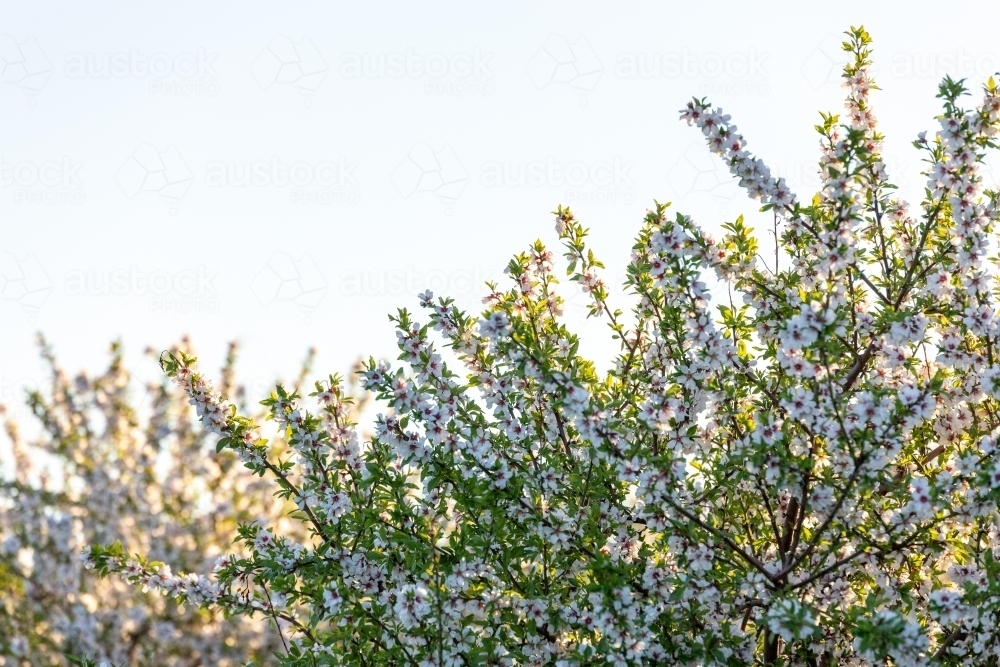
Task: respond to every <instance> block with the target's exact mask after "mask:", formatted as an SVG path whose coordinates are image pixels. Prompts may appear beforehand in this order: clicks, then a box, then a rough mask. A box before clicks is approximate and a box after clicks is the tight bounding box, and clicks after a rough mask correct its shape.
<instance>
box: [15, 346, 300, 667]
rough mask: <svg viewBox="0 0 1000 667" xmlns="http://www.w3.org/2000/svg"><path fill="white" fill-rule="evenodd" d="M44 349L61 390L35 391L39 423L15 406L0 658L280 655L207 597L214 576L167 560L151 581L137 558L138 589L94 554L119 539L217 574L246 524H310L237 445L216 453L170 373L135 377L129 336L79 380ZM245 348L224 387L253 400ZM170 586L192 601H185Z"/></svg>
mask: <svg viewBox="0 0 1000 667" xmlns="http://www.w3.org/2000/svg"><path fill="white" fill-rule="evenodd" d="M41 345H42V356H43V360H44V362H45V364H46V365H47V367H48V370H49V371H50V374H51V385H50V386H49V387H47V388H39V389H38V390H35V391H33V392H32V393H31V394H30V395H29V396H28V398H27V403H28V407H29V408H30V410H31V414H32V415H34V418H35V419H34V420H33V421H34V423H30V424H24V423H19V422H17V421H15V420H14V419H13V417H12V416H10V415H9V414H7V415H5V416H4V426H5V430H6V433H7V436H8V437H7V440H8V441H9V446H10V447H11V449H10V451H11V452H12V454H13V456H12V458H11V459H10V460H3V461H0V463H3V467H4V468H7V469H8V470H9V471H10V472H11V473H12V476H11V477H9V478H7V477H5V478H2V479H0V665H7V666H8V667H14V666H16V667H27V666H29V665H30V666H32V667H34V666H39V667H40V666H42V665H63V664H66V656H67V655H73V656H81V657H82V656H89V657H90V658H92V659H94V660H98V661H105V662H107V663H110V664H114V665H129V666H132V665H140V664H142V665H145V664H157V665H168V666H172V665H190V664H195V663H198V662H200V663H201V664H211V665H220V666H225V665H231V666H234V665H240V664H243V663H244V662H245V661H247V660H248V659H261V658H266V657H268V656H270V655H271V654H273V653H274V652H275V651H277V650H279V649H280V648H281V642H280V636H279V634H278V632H277V631H276V629H275V628H274V627H273V624H272V626H271V627H268V623H269V622H270V621H267V620H265V619H263V618H258V619H256V620H253V619H249V618H236V619H229V620H227V619H226V618H225V613H224V611H223V610H222V609H221V608H218V607H216V608H215V609H214V610H211V611H206V610H205V609H203V608H200V605H208V604H211V603H215V602H218V600H219V596H218V587H217V585H216V584H215V583H213V582H212V581H211V580H210V579H209V578H206V577H204V576H199V575H193V574H186V575H182V576H176V577H175V576H172V575H171V573H170V569H169V566H167V565H164V566H162V567H161V568H160V569H159V570H158V572H157V574H156V576H150V577H141V576H138V575H139V570H138V568H137V565H136V564H135V563H130V564H128V568H127V572H130V573H132V574H134V575H137V576H135V578H134V579H133V580H134V581H135V582H137V583H140V584H141V585H143V586H144V587H145V588H146V592H143V593H139V592H137V591H136V590H135V589H134V588H133V587H132V586H130V585H128V584H127V583H126V582H124V581H121V580H116V579H107V578H103V579H102V578H100V577H99V576H97V574H96V573H95V572H93V571H88V569H89V568H90V567H91V566H92V565H93V562H92V560H91V559H90V558H89V555H88V554H89V551H87V552H83V551H82V550H83V549H84V548H85V547H87V545H89V544H92V543H94V542H107V543H110V542H115V541H118V542H120V543H121V544H123V545H125V547H127V548H128V549H130V550H133V551H142V552H143V553H145V554H147V555H148V556H150V557H152V558H154V559H157V560H160V561H167V562H170V563H172V564H173V565H174V566H176V567H179V568H183V569H185V570H188V571H197V572H200V571H205V572H206V574H209V570H211V568H212V567H213V566H214V565H215V563H216V561H217V560H218V559H219V558H220V557H221V556H223V554H225V553H227V552H228V551H230V550H231V542H232V532H233V531H234V530H235V527H236V526H237V525H238V523H240V522H247V521H257V520H259V521H262V522H265V523H269V524H270V523H275V524H278V525H281V526H282V529H283V530H286V531H291V532H293V533H295V532H296V531H298V524H297V523H295V522H289V521H288V520H287V519H286V518H285V517H284V514H285V513H286V509H285V508H283V507H282V506H281V505H280V504H275V503H274V502H273V499H272V498H271V497H270V491H269V484H268V483H267V482H266V481H265V480H261V479H259V478H255V477H253V475H251V474H250V472H249V471H247V470H244V469H243V468H242V467H241V466H240V465H239V462H238V461H237V460H235V457H234V456H233V455H231V454H229V453H222V454H221V455H219V456H215V457H213V456H210V455H209V454H210V452H211V451H212V449H211V448H212V444H213V443H212V442H211V439H212V435H211V433H210V432H209V431H208V430H207V429H205V428H202V427H200V426H199V424H198V421H197V420H194V419H192V416H193V415H192V414H191V413H190V410H189V407H188V405H187V403H188V400H189V398H188V394H187V393H185V392H183V391H180V390H179V389H178V388H174V387H172V386H171V385H170V384H168V383H159V382H157V383H153V384H151V385H149V386H139V383H138V382H137V381H136V379H135V378H134V376H133V375H132V374H131V373H130V372H129V370H128V367H127V366H126V364H125V361H124V357H123V352H122V350H121V348H120V347H119V346H118V345H115V346H113V348H112V353H111V358H110V362H109V365H108V367H107V370H106V371H104V372H102V373H99V374H97V375H93V376H88V375H86V374H83V373H81V374H79V375H77V376H75V377H70V376H68V375H67V373H66V372H64V371H63V370H62V369H61V368H60V367H59V366H58V365H57V363H56V359H55V357H54V355H53V353H52V350H51V349H50V348H49V347H48V345H47V344H45V343H44V341H42V343H41ZM180 349H188V348H187V343H186V342H185V343H182V345H181V348H180ZM235 355H236V348H235V347H232V348H231V349H230V353H229V355H228V360H227V362H226V365H225V367H224V369H223V373H222V376H223V386H224V388H225V391H226V392H227V393H230V394H235V395H236V396H237V400H238V401H239V402H242V398H241V396H242V395H243V393H244V392H243V390H242V388H241V387H240V386H239V385H237V384H236V380H235V375H234V365H233V364H234V362H235V358H236V357H235ZM137 392H138V393H137ZM206 418H207V419H209V423H211V421H210V420H211V416H209V415H206ZM5 444H7V443H5ZM81 553H83V557H81ZM130 578H131V577H130ZM161 591H162V592H166V593H170V594H184V595H185V596H186V597H187V598H188V599H190V600H191V601H192V603H193V604H192V605H188V606H187V607H180V606H178V605H176V604H174V602H173V601H172V600H171V599H170V598H168V597H164V596H162V595H159V594H158V593H159V592H161Z"/></svg>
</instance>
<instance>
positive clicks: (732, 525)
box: [89, 28, 1000, 666]
mask: <svg viewBox="0 0 1000 667" xmlns="http://www.w3.org/2000/svg"><path fill="white" fill-rule="evenodd" d="M844 47H845V49H846V50H847V51H848V52H849V53H850V54H851V62H850V63H849V64H848V65H847V66H846V68H845V71H844V81H845V86H846V88H847V89H848V98H847V104H846V106H847V114H846V116H845V118H844V119H843V120H841V118H840V117H838V116H837V115H833V114H825V115H823V117H822V123H821V124H820V125H819V126H818V127H817V130H818V132H819V134H820V137H821V147H822V155H821V159H820V166H819V171H820V176H821V181H822V188H821V189H820V191H819V192H817V193H816V194H815V195H813V196H812V197H811V198H808V199H805V200H802V199H799V198H798V197H797V196H796V195H795V194H794V193H792V192H791V190H790V188H789V187H788V186H787V184H786V183H785V182H784V181H783V180H782V179H780V178H774V177H772V175H771V173H770V171H769V170H768V168H767V166H766V165H765V164H764V162H763V161H762V160H760V159H759V158H757V157H755V156H753V155H752V154H750V153H749V152H748V151H747V149H746V141H745V140H744V138H743V137H742V136H741V135H740V134H738V133H737V131H736V127H735V126H734V125H732V124H731V123H730V118H729V116H727V115H724V114H723V113H722V111H721V110H719V109H715V108H712V107H711V106H710V105H709V104H708V103H707V102H706V101H704V100H694V101H692V102H691V103H690V104H689V105H688V106H687V108H686V109H685V110H683V111H682V113H681V117H682V119H684V120H686V121H687V122H688V123H689V124H692V125H695V126H697V127H698V128H699V129H700V130H701V131H702V133H703V134H704V136H705V138H706V140H707V143H708V146H709V148H710V149H711V150H712V151H713V152H714V153H716V154H717V155H719V156H720V157H721V158H722V159H723V160H725V161H726V163H727V164H728V165H729V167H730V169H731V171H732V173H733V175H734V176H735V177H736V178H738V179H739V181H740V185H741V186H742V187H743V188H745V189H746V191H747V193H748V194H749V195H750V196H751V197H752V198H753V199H756V200H758V201H760V203H761V204H762V206H763V210H764V211H768V212H770V215H772V216H773V220H774V227H773V231H774V243H775V250H774V256H773V260H772V259H770V258H768V259H767V260H765V259H764V258H763V257H762V256H761V254H760V253H761V247H760V244H759V241H758V240H757V238H756V236H755V235H754V233H753V230H752V229H750V227H749V225H748V224H747V223H746V222H745V221H744V220H743V219H742V218H739V219H737V220H735V221H733V222H731V223H728V224H727V225H726V226H725V228H726V232H727V233H726V235H725V236H724V238H722V239H721V240H718V241H715V240H713V239H712V238H711V237H710V236H708V235H707V234H705V233H703V232H702V231H701V229H700V228H699V227H698V226H697V225H696V224H695V223H694V222H693V221H692V220H691V219H690V218H689V217H687V216H685V215H683V214H677V215H674V216H672V217H671V216H668V214H667V211H668V208H667V205H666V204H657V205H656V206H655V208H654V209H653V210H651V211H649V212H648V214H647V215H646V218H645V220H644V222H643V224H642V226H641V227H640V229H639V233H638V236H637V238H636V242H635V245H634V247H633V253H632V257H631V261H630V264H629V267H628V278H627V280H626V283H625V291H626V292H627V294H628V295H629V296H630V297H631V298H632V299H633V303H634V307H633V309H632V312H631V314H630V315H626V314H623V313H622V312H621V311H618V310H613V309H612V308H611V307H610V306H609V305H608V297H609V291H608V288H607V286H606V285H605V284H604V283H603V281H602V280H601V279H600V277H599V272H598V271H599V269H600V268H601V264H600V262H599V261H598V260H597V258H596V257H595V256H594V255H593V253H592V251H591V250H590V249H589V248H588V247H587V245H586V230H585V229H584V228H583V227H582V226H581V224H580V223H579V222H578V221H577V220H576V219H575V217H574V216H573V214H572V213H571V212H570V211H569V210H567V209H563V208H560V209H559V210H558V211H556V231H557V233H558V235H559V238H560V240H561V242H562V244H563V246H564V248H565V257H566V259H567V261H568V275H569V277H570V279H571V280H573V281H575V282H577V283H579V284H580V285H581V286H583V288H584V289H585V290H586V291H587V292H588V293H589V295H590V296H591V297H592V300H593V301H592V304H593V305H592V314H593V315H594V316H599V317H603V318H606V320H607V322H608V324H609V326H610V328H611V330H612V332H613V335H614V336H615V338H616V340H617V341H618V344H619V345H620V354H619V355H618V357H617V358H616V360H615V362H614V365H613V368H611V370H610V371H608V372H607V373H600V372H598V370H597V369H596V368H595V366H594V365H593V364H592V363H591V362H589V361H587V360H586V359H584V358H582V357H581V356H580V355H579V352H578V351H579V339H578V338H577V337H576V336H575V335H574V334H573V333H572V332H571V331H569V330H568V329H567V328H566V326H565V325H564V323H563V322H562V321H561V319H560V315H561V308H562V299H561V298H560V297H559V295H558V293H557V280H556V277H555V275H554V273H553V259H554V257H553V254H552V252H551V251H549V250H547V249H546V248H545V247H544V246H543V245H542V244H541V243H540V242H536V243H535V244H534V245H532V246H531V247H530V249H529V250H528V252H526V253H522V254H519V255H518V256H516V257H515V258H514V259H513V260H512V261H511V263H510V264H509V265H508V267H507V272H508V274H509V276H510V278H511V279H512V281H513V282H514V287H513V288H512V289H509V290H506V291H503V290H500V289H499V288H498V287H497V286H495V285H490V288H491V293H490V294H489V295H488V296H487V298H486V299H485V304H486V310H485V312H484V313H483V314H482V315H481V316H480V317H475V316H470V315H467V314H465V313H463V312H461V311H460V310H459V309H457V308H456V307H455V305H454V303H453V302H452V300H450V299H447V298H439V299H435V298H434V297H433V295H431V294H430V293H425V294H424V295H422V296H421V306H422V307H423V308H424V310H425V311H426V321H424V322H420V321H418V320H417V319H415V317H414V316H413V315H412V314H411V313H409V312H407V311H405V310H401V311H399V312H398V314H397V315H395V316H393V317H392V320H393V322H394V324H395V326H396V328H397V336H398V339H399V347H400V350H401V354H400V356H399V361H400V362H401V363H400V364H397V365H391V364H389V363H386V362H380V363H376V362H375V361H374V360H371V361H370V362H369V363H368V365H367V367H366V368H365V369H364V371H363V373H362V376H363V378H364V383H365V386H366V387H367V388H368V389H370V390H371V391H373V392H374V393H375V394H376V395H377V396H378V398H379V399H380V400H381V401H384V402H386V403H388V405H389V407H390V408H391V410H390V411H387V412H386V413H385V414H383V415H380V416H379V417H378V419H377V421H376V431H375V434H374V437H372V438H371V439H364V440H363V439H362V438H360V437H359V436H358V434H357V432H356V431H355V429H354V425H353V423H352V421H351V419H350V418H349V405H350V404H349V402H348V400H347V399H346V398H345V395H344V392H343V390H342V388H341V386H340V384H339V380H338V378H335V377H334V378H330V380H329V381H328V382H325V383H320V384H317V385H316V390H315V391H314V392H312V393H311V394H309V396H310V397H312V399H313V400H312V401H310V400H309V399H307V398H306V397H305V396H303V395H302V394H301V393H300V392H298V391H288V390H287V389H284V388H282V387H280V386H279V387H278V388H277V389H276V391H275V392H274V393H272V395H271V396H270V398H268V399H266V400H265V401H264V402H263V403H264V405H265V406H266V408H267V409H268V411H269V414H268V418H269V419H270V420H273V421H274V422H276V423H277V425H278V427H279V428H280V430H281V431H282V432H283V433H284V435H285V439H286V440H287V443H288V445H289V447H290V449H289V450H288V451H287V452H282V451H281V450H280V449H275V448H274V447H273V445H272V443H270V442H268V441H267V440H266V439H264V438H262V437H261V436H260V434H259V432H258V430H257V424H256V422H255V421H254V420H253V419H252V418H250V417H249V416H244V415H243V414H242V413H241V412H240V411H238V410H236V409H235V408H234V407H233V406H232V405H231V404H229V403H228V402H227V401H226V399H225V398H224V397H223V396H224V394H225V392H224V391H222V392H220V391H216V390H215V389H214V388H213V387H212V385H211V383H210V382H209V381H208V380H207V378H206V377H205V376H204V375H202V374H201V373H200V372H198V371H197V370H196V368H195V366H194V359H193V358H192V357H191V356H190V355H188V354H185V353H183V352H177V353H165V354H164V355H163V356H162V357H161V362H162V365H163V368H164V370H165V371H166V373H167V374H168V375H169V376H170V377H172V378H174V380H176V381H177V382H178V383H179V384H180V386H182V387H183V388H184V390H185V391H186V392H187V393H188V395H189V396H191V398H192V400H193V401H194V402H195V404H196V405H197V406H198V409H199V413H200V414H201V415H202V420H203V423H204V424H205V425H206V427H207V428H208V429H209V430H211V431H213V432H215V433H217V434H218V435H219V436H220V440H219V447H220V448H221V449H222V450H223V452H227V453H228V452H235V453H236V454H238V455H239V457H240V458H241V459H242V460H243V462H244V465H246V466H247V467H248V468H249V469H250V470H252V471H253V472H254V473H255V474H258V475H260V476H262V477H265V478H267V479H269V480H271V482H272V483H273V484H274V485H275V488H276V489H278V491H279V493H280V494H281V496H282V497H284V498H287V499H288V500H289V501H291V502H293V503H294V504H295V505H296V510H295V512H294V513H293V515H292V516H293V518H295V519H296V520H298V521H300V522H301V523H302V525H303V526H304V527H306V529H307V530H308V531H309V533H310V538H309V539H306V540H299V541H296V540H294V539H288V538H286V537H282V536H279V534H278V531H277V530H275V529H274V528H272V527H271V526H269V525H262V524H261V523H260V522H257V523H245V524H243V525H242V526H241V527H240V528H239V530H238V535H239V541H240V543H241V544H242V545H243V553H242V554H233V555H231V556H230V557H229V559H228V560H227V561H226V562H225V563H224V564H223V565H222V566H221V567H220V568H218V569H217V570H216V571H215V572H214V573H213V574H207V573H203V575H186V576H185V577H175V576H172V575H170V574H169V571H167V570H166V569H165V566H162V565H159V564H157V563H154V562H149V560H147V559H146V558H145V557H142V556H138V555H132V552H126V551H125V550H122V549H121V548H117V547H101V546H95V547H93V548H92V549H91V550H90V552H89V558H90V559H91V561H92V562H93V564H94V565H95V566H96V567H97V568H98V569H99V571H100V572H101V573H103V574H108V573H111V572H114V573H116V574H118V575H121V576H123V577H125V578H126V579H127V580H129V581H131V582H133V583H136V584H139V585H143V586H146V587H149V588H151V589H155V590H161V591H163V592H165V593H168V594H170V595H172V596H174V597H177V598H179V599H180V600H184V601H189V602H192V603H197V604H199V605H202V606H204V607H205V608H211V609H218V608H222V609H224V610H226V611H227V613H234V614H251V613H256V612H258V611H263V612H265V613H266V614H268V615H271V616H273V617H275V618H278V619H282V620H283V621H284V622H285V623H286V624H287V626H286V627H287V628H288V634H289V636H290V643H289V647H288V650H287V651H286V652H285V655H284V657H283V658H282V664H285V665H303V666H305V665H309V666H312V665H327V664H352V665H376V664H421V665H462V664H559V665H569V664H605V663H607V662H611V663H613V664H616V665H630V664H686V665H709V664H719V665H746V664H751V663H752V664H786V665H834V664H837V665H875V664H886V663H888V662H891V663H892V664H895V665H928V664H950V665H958V664H962V665H996V664H997V656H998V655H1000V638H998V630H997V628H998V627H1000V565H998V563H997V555H998V553H1000V534H998V531H1000V528H998V513H997V504H998V498H1000V492H998V490H997V489H998V487H1000V463H998V461H997V454H996V451H997V445H996V438H997V433H998V431H997V429H998V428H1000V418H998V415H997V408H998V400H1000V365H998V364H1000V362H998V360H997V359H996V356H997V353H998V351H997V348H996V345H997V336H998V326H997V325H998V319H997V315H996V310H995V306H994V301H995V299H996V297H997V284H996V273H995V271H992V270H991V269H990V268H989V265H990V264H993V263H995V261H996V260H995V259H993V258H988V253H990V252H991V250H992V246H991V239H992V234H993V232H994V231H995V224H996V219H997V216H998V209H997V194H996V193H995V192H991V191H983V190H982V184H981V177H980V176H979V172H978V170H979V167H980V164H981V162H982V160H983V157H984V153H985V151H986V150H987V149H990V148H996V141H995V137H996V132H997V129H998V125H1000V94H998V91H997V89H996V86H995V84H994V82H993V81H992V80H990V81H989V82H988V83H987V84H986V86H985V88H984V91H983V100H982V102H981V104H980V105H979V106H977V107H975V108H972V109H966V108H965V107H963V106H962V104H961V97H962V96H963V95H964V94H965V87H964V84H963V82H961V81H953V80H951V79H946V80H945V81H944V83H943V84H942V85H941V88H940V93H939V97H940V98H941V99H942V100H943V106H944V109H943V113H942V115H941V116H940V118H939V119H938V120H939V121H940V129H939V130H938V131H937V133H936V135H935V136H934V137H933V138H930V139H928V138H926V136H925V135H921V136H920V137H919V138H918V139H917V140H916V141H915V142H914V146H915V147H916V149H917V150H919V151H921V152H922V154H923V156H924V159H925V160H926V161H927V165H928V166H927V171H926V174H927V186H926V189H925V191H924V193H923V199H922V201H921V202H920V204H919V206H917V207H914V209H913V210H911V208H910V207H909V206H908V205H907V204H906V203H905V202H904V201H903V200H901V199H900V198H898V197H897V196H896V190H895V188H894V186H893V185H892V183H891V181H889V180H888V175H887V173H886V169H885V165H884V163H883V161H882V156H881V150H882V135H881V134H880V133H879V131H878V129H877V126H876V120H875V117H874V114H873V113H872V110H871V107H870V101H869V94H870V92H871V91H872V90H874V89H875V84H874V82H873V81H872V79H871V76H870V74H869V71H870V67H871V60H870V55H871V54H870V38H869V36H868V34H867V33H866V32H865V31H864V29H863V28H857V29H852V30H851V31H850V32H849V34H848V39H847V41H846V42H845V44H844ZM709 270H711V271H714V274H715V279H716V280H717V281H718V286H720V287H721V289H720V290H718V292H720V293H723V294H725V293H726V291H728V294H729V295H730V298H729V299H728V301H725V300H724V302H723V303H722V304H720V305H718V306H716V307H715V308H714V310H713V309H712V308H710V305H709V304H710V300H711V293H710V292H711V289H710V285H709V284H708V282H706V281H708V280H711V278H710V277H708V276H706V275H705V274H706V272H707V271H709ZM458 368H461V371H458V370H455V369H458ZM247 554H248V555H247Z"/></svg>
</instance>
